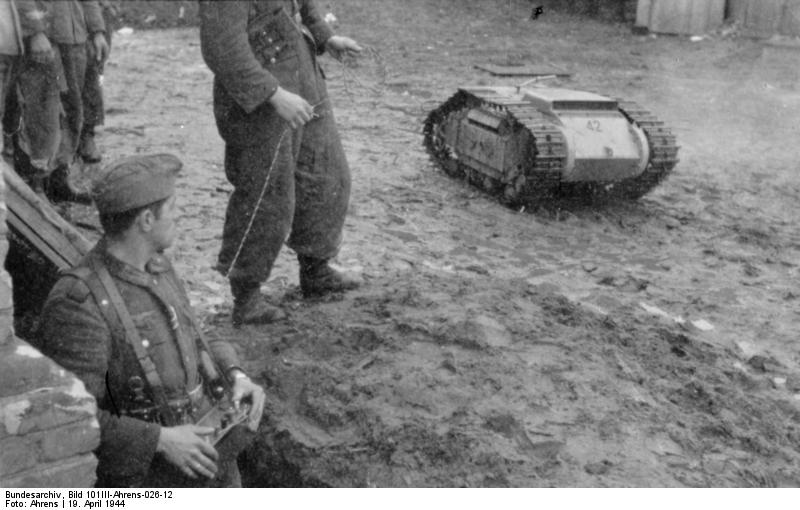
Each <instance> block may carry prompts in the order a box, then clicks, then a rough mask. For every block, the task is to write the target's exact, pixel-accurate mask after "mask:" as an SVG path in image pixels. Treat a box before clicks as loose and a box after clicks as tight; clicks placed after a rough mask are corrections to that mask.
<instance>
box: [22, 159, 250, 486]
mask: <svg viewBox="0 0 800 510" xmlns="http://www.w3.org/2000/svg"><path fill="white" fill-rule="evenodd" d="M180 168H181V163H180V161H179V160H178V159H177V158H176V157H174V156H171V155H163V154H162V155H153V156H138V157H131V158H127V159H124V160H121V161H119V162H117V163H116V164H114V165H111V166H110V167H109V168H108V169H107V171H106V172H105V175H104V177H103V178H102V180H101V181H100V182H98V183H97V184H96V185H95V187H94V190H95V191H94V200H95V203H96V205H97V210H98V212H99V214H100V222H101V224H102V225H103V229H104V230H105V234H104V236H103V238H102V239H101V240H100V241H99V242H98V243H97V245H96V246H95V247H94V248H93V249H92V250H91V251H90V252H89V254H88V255H87V256H86V257H85V258H84V260H83V261H81V262H79V263H78V264H77V266H76V267H75V268H74V269H71V270H69V271H67V272H66V273H65V274H64V275H62V277H61V279H60V280H59V281H58V282H57V283H56V285H55V287H54V288H53V290H52V291H51V293H50V296H49V297H48V298H47V302H46V303H45V306H44V310H43V312H42V325H41V328H40V335H39V342H38V347H39V348H40V349H41V350H42V352H44V353H45V354H47V355H48V356H50V357H51V358H53V360H55V361H56V362H57V363H59V364H60V365H62V366H63V367H64V368H66V369H68V370H70V371H72V372H73V373H75V374H76V375H77V376H78V377H79V378H80V379H81V380H82V381H83V382H84V384H85V385H86V388H87V389H88V390H89V392H90V393H91V394H92V395H93V396H94V397H95V399H96V400H97V406H98V409H99V411H98V420H99V422H100V432H101V436H100V446H99V447H98V448H97V450H96V451H95V454H96V455H97V459H98V464H97V478H98V480H97V485H98V486H101V487H102V486H137V487H164V486H166V487H183V486H209V485H210V486H223V487H224V486H237V485H239V484H240V483H241V482H240V478H239V471H238V468H237V466H236V454H237V453H238V451H239V450H238V449H237V447H235V446H231V444H232V443H230V442H229V443H227V444H228V448H226V449H223V450H217V449H215V448H214V447H213V446H212V445H211V443H210V442H209V441H208V440H207V438H206V436H208V435H209V434H212V433H214V429H213V428H209V427H206V426H201V425H199V424H197V420H198V418H199V417H200V416H203V415H204V414H205V413H206V412H207V411H208V410H210V409H214V408H215V407H214V399H215V398H218V397H219V395H215V394H214V391H213V390H214V388H215V387H217V386H216V385H217V384H218V382H219V381H222V380H224V379H223V378H225V379H227V380H228V381H229V382H230V384H231V385H232V389H231V392H230V393H231V400H232V404H233V406H234V407H235V408H238V406H239V403H240V402H241V401H242V400H243V399H248V400H250V401H251V404H252V406H251V408H250V411H249V415H248V418H249V425H250V429H251V430H255V428H256V427H257V425H258V423H259V421H260V419H261V413H262V410H263V406H264V398H265V397H264V392H263V390H262V389H261V388H260V387H259V386H257V385H255V384H254V383H252V382H251V381H250V379H249V378H247V376H246V375H245V373H244V372H243V371H242V369H241V368H239V362H238V360H237V358H236V354H235V352H234V351H233V348H232V347H231V346H230V345H229V344H228V343H226V342H224V341H221V340H216V341H210V342H206V341H205V339H204V338H203V336H202V335H201V332H200V329H199V327H198V323H197V320H196V319H195V317H194V314H193V313H192V310H191V307H190V305H189V300H188V298H187V296H186V293H185V291H184V289H183V285H182V284H181V282H180V280H179V279H178V277H177V275H176V274H175V271H174V270H173V269H172V266H171V264H170V262H169V260H167V258H166V257H164V255H163V254H162V253H163V251H164V250H165V249H166V248H168V247H169V246H170V245H171V244H172V242H173V240H174V238H175V224H174V217H175V195H174V190H175V179H176V174H177V172H178V171H179V169H180ZM212 358H213V361H212ZM234 432H237V433H238V435H237V436H236V437H238V439H235V441H236V442H235V443H233V444H234V445H235V444H239V445H240V446H241V444H242V442H241V440H242V439H247V434H246V430H244V429H243V428H237V429H235V430H233V431H231V434H234ZM242 434H243V436H242ZM226 437H230V436H226ZM230 441H234V439H233V438H231V439H230ZM226 450H230V451H228V452H227V453H228V454H227V455H225V454H224V452H225V451H226Z"/></svg>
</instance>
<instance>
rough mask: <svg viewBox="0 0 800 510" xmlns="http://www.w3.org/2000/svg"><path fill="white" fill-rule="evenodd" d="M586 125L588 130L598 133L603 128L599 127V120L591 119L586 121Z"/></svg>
mask: <svg viewBox="0 0 800 510" xmlns="http://www.w3.org/2000/svg"><path fill="white" fill-rule="evenodd" d="M586 127H587V128H588V129H589V130H590V131H597V132H598V133H602V132H603V129H602V128H601V127H600V121H599V120H594V119H591V120H589V122H587V123H586Z"/></svg>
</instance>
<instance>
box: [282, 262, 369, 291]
mask: <svg viewBox="0 0 800 510" xmlns="http://www.w3.org/2000/svg"><path fill="white" fill-rule="evenodd" d="M297 260H298V261H299V262H300V290H301V291H302V292H303V296H304V297H314V296H323V295H325V294H330V293H334V292H345V291H348V290H353V289H356V288H358V286H359V285H361V282H360V281H359V280H358V279H357V278H355V277H354V276H352V275H348V274H346V273H343V272H341V271H337V270H336V269H334V268H332V267H331V266H330V264H329V263H328V261H327V260H325V259H317V258H314V257H306V256H304V255H298V256H297Z"/></svg>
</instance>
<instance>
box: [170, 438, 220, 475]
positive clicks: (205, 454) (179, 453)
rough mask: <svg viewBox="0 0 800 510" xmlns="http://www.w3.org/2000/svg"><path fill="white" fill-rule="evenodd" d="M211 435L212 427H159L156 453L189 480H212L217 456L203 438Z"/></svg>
mask: <svg viewBox="0 0 800 510" xmlns="http://www.w3.org/2000/svg"><path fill="white" fill-rule="evenodd" d="M213 433H214V429H213V428H212V427H198V426H196V425H181V426H178V427H161V435H160V436H159V438H158V446H156V452H158V453H161V454H162V455H163V456H164V458H165V459H167V460H168V461H169V462H171V463H172V464H174V465H175V466H177V467H178V469H180V470H181V471H183V473H184V474H185V475H186V476H188V477H189V478H197V477H198V476H204V477H206V478H214V477H215V476H216V474H217V459H218V458H219V455H218V454H217V450H215V449H214V447H213V446H211V445H210V444H209V443H208V442H207V441H206V439H205V436H208V435H211V434H213Z"/></svg>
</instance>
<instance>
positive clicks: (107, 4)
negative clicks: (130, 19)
mask: <svg viewBox="0 0 800 510" xmlns="http://www.w3.org/2000/svg"><path fill="white" fill-rule="evenodd" d="M98 3H99V4H100V9H101V11H102V13H103V21H104V23H105V26H106V31H105V33H104V35H105V38H106V42H107V43H108V48H109V54H110V51H111V34H112V33H113V32H114V27H115V25H116V22H117V14H118V11H117V5H116V3H114V2H112V1H111V0H98ZM92 50H93V48H92V46H91V45H89V57H90V58H89V60H88V62H87V64H86V79H85V82H84V86H83V108H84V119H83V129H82V130H81V136H80V141H79V144H78V154H79V155H80V157H81V159H83V161H85V162H87V163H98V162H99V161H100V160H102V159H103V154H102V153H101V152H100V149H98V148H97V143H96V142H95V128H96V127H97V126H102V125H103V123H104V121H105V112H104V101H103V83H102V78H103V71H104V69H103V68H104V64H105V62H104V61H102V60H98V59H97V58H91V57H92V54H93V52H92Z"/></svg>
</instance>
